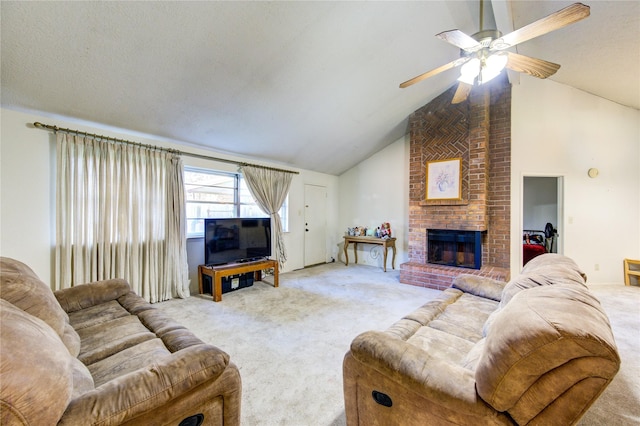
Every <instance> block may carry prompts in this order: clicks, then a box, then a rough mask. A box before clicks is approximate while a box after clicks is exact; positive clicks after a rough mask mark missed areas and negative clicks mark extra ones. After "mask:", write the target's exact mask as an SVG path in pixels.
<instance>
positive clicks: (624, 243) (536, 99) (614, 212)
mask: <svg viewBox="0 0 640 426" xmlns="http://www.w3.org/2000/svg"><path fill="white" fill-rule="evenodd" d="M511 120H512V127H511V132H512V133H511V140H512V148H511V152H512V161H511V179H512V181H511V182H512V183H511V202H512V206H511V260H512V261H511V265H512V266H511V274H512V276H513V275H514V274H517V273H518V272H519V270H520V268H519V266H518V265H519V263H518V259H520V256H521V255H520V253H521V241H520V230H521V229H522V207H521V206H522V182H523V176H524V175H548V176H563V177H564V191H563V192H564V223H563V224H562V228H563V229H564V233H563V238H564V241H563V243H564V254H566V255H567V256H569V257H572V258H573V259H574V260H575V261H576V262H577V263H578V265H579V266H580V267H581V268H583V270H584V271H585V272H586V273H587V275H588V277H589V282H590V283H622V282H623V277H622V259H624V258H625V257H629V258H636V259H637V258H640V238H638V235H640V191H639V187H640V153H639V150H640V111H638V110H635V109H632V108H627V107H623V106H621V105H618V104H615V103H613V102H610V101H607V100H604V99H602V98H599V97H596V96H593V95H590V94H588V93H585V92H582V91H580V90H577V89H573V88H571V87H568V86H565V85H562V84H559V83H555V82H553V81H550V80H538V79H535V78H530V77H527V76H525V77H523V78H521V79H520V84H519V85H516V86H514V87H513V90H512V111H511ZM591 167H595V168H598V169H599V170H600V175H599V176H598V177H597V178H595V179H592V178H590V177H588V175H587V170H589V168H591Z"/></svg>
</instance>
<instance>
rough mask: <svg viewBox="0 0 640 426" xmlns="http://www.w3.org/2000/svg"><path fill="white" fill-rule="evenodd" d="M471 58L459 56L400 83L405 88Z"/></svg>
mask: <svg viewBox="0 0 640 426" xmlns="http://www.w3.org/2000/svg"><path fill="white" fill-rule="evenodd" d="M469 59H471V58H469V57H466V56H465V57H462V58H458V59H456V60H455V61H451V62H449V63H448V64H444V65H442V66H439V67H438V68H435V69H432V70H431V71H427V72H425V73H423V74H420V75H418V76H416V77H413V78H412V79H411V80H407V81H405V82H404V83H400V88H402V89H404V88H405V87H409V86H411V85H412V84H416V83H418V82H420V81H422V80H424V79H426V78H429V77H433V76H434V75H436V74H440V73H441V72H444V71H447V70H450V69H452V68H455V67H458V66H460V65H462V64H464V63H465V62H467V61H468V60H469Z"/></svg>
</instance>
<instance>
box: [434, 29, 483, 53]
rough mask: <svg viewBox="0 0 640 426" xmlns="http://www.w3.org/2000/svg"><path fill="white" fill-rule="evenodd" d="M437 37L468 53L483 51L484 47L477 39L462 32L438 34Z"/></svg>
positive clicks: (452, 31) (453, 31)
mask: <svg viewBox="0 0 640 426" xmlns="http://www.w3.org/2000/svg"><path fill="white" fill-rule="evenodd" d="M436 37H438V38H439V39H441V40H444V41H446V42H447V43H451V44H453V45H454V46H456V47H459V48H460V49H462V50H464V51H466V52H475V51H477V50H480V49H482V45H481V44H480V43H478V41H477V40H476V39H474V38H473V37H471V36H469V35H467V34H465V33H463V32H462V31H460V30H450V31H443V32H441V33H440V34H436Z"/></svg>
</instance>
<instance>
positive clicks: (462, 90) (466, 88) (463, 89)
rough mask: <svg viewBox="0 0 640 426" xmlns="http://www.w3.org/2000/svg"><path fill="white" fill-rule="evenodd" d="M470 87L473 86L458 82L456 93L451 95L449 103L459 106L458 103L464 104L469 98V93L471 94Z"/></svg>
mask: <svg viewBox="0 0 640 426" xmlns="http://www.w3.org/2000/svg"><path fill="white" fill-rule="evenodd" d="M472 87H473V86H472V85H471V84H467V83H464V82H462V81H461V82H459V83H458V88H457V89H456V93H455V94H454V95H453V99H452V100H451V103H452V104H459V103H460V102H464V101H465V100H466V99H467V98H468V97H469V93H471V88H472Z"/></svg>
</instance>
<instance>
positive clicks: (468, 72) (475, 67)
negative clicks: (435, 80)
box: [458, 58, 481, 85]
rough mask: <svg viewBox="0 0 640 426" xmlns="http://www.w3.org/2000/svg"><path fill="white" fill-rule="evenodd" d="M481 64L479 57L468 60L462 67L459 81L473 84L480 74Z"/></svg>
mask: <svg viewBox="0 0 640 426" xmlns="http://www.w3.org/2000/svg"><path fill="white" fill-rule="evenodd" d="M480 66H481V63H480V59H478V58H473V59H470V60H468V61H467V62H466V63H465V64H464V65H463V66H462V67H461V68H460V77H458V81H461V82H463V83H467V84H471V85H473V83H474V82H475V79H476V77H478V75H479V74H480Z"/></svg>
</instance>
